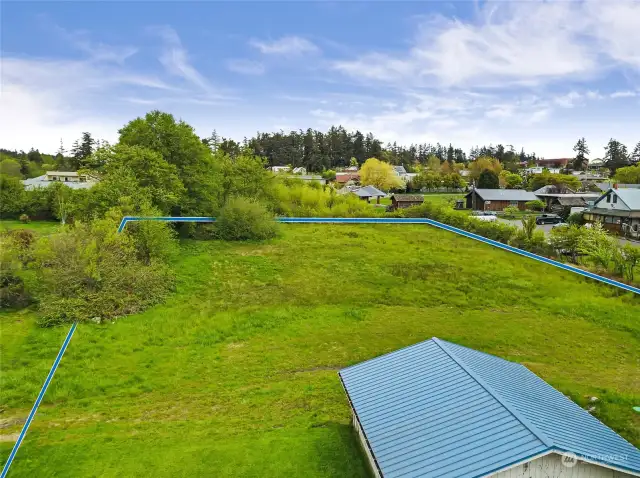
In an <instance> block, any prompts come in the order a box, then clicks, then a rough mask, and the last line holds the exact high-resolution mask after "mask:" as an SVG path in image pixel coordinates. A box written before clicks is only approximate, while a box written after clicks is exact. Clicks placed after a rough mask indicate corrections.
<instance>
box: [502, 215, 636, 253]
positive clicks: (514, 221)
mask: <svg viewBox="0 0 640 478" xmlns="http://www.w3.org/2000/svg"><path fill="white" fill-rule="evenodd" d="M498 221H500V222H504V223H506V224H510V225H511V226H516V227H522V221H521V220H520V219H503V218H501V217H499V218H498ZM552 227H553V225H552V224H540V225H538V226H536V228H538V229H540V230H541V231H544V233H545V234H546V235H549V231H550V230H551V228H552ZM618 241H619V242H620V244H622V245H625V244H631V245H632V246H635V247H640V242H638V241H628V240H626V239H622V238H618Z"/></svg>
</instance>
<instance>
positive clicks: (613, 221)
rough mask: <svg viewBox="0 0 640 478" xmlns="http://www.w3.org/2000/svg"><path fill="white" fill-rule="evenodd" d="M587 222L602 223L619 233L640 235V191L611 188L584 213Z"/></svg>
mask: <svg viewBox="0 0 640 478" xmlns="http://www.w3.org/2000/svg"><path fill="white" fill-rule="evenodd" d="M583 217H584V219H585V220H586V221H587V222H595V221H600V222H601V223H602V225H603V226H604V227H605V228H606V229H608V230H610V231H614V232H617V233H628V234H630V235H632V236H638V235H639V234H640V189H637V188H617V189H616V188H609V190H608V191H607V192H605V193H604V194H602V195H601V196H600V197H599V198H598V199H596V200H595V201H594V202H593V204H592V205H589V206H588V207H587V209H586V210H585V212H584V215H583Z"/></svg>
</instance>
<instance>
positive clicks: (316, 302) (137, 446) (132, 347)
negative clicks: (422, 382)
mask: <svg viewBox="0 0 640 478" xmlns="http://www.w3.org/2000/svg"><path fill="white" fill-rule="evenodd" d="M282 231H283V237H282V238H280V239H276V240H273V241H270V242H268V243H261V244H256V243H245V244H231V243H224V242H193V241H189V242H185V243H184V244H183V247H182V252H183V255H182V256H181V258H180V260H179V263H177V264H176V267H177V269H178V272H179V281H178V283H179V286H178V291H177V293H176V294H175V296H174V297H173V298H172V299H171V300H170V301H169V302H167V303H166V304H164V305H162V306H158V307H155V308H153V309H151V310H149V311H147V312H146V313H143V314H140V315H136V316H131V317H127V318H123V319H120V320H118V321H117V322H115V323H114V324H109V325H95V324H82V325H80V326H79V327H78V330H77V332H76V335H75V336H74V338H73V340H72V342H71V345H70V347H69V349H68V351H67V354H66V355H65V357H64V359H63V361H62V363H61V366H60V368H59V369H58V372H57V375H56V377H55V379H54V382H53V384H52V385H51V387H50V388H49V391H48V392H47V396H46V398H45V399H44V401H43V405H42V406H41V408H40V410H39V412H38V414H37V415H36V418H35V420H34V422H33V424H32V426H31V429H30V431H29V434H28V435H27V438H26V440H25V441H24V443H23V445H22V447H21V449H20V451H19V453H18V455H17V459H16V461H15V463H14V465H13V467H12V471H11V475H10V476H12V477H31V476H38V477H54V476H64V477H86V476H101V477H120V476H127V477H129V476H154V477H175V476H188V477H193V476H255V477H262V476H282V477H291V476H300V475H304V476H306V477H331V476H333V477H351V476H356V477H357V476H366V469H365V463H364V460H363V458H362V455H361V453H360V451H359V450H358V446H357V441H356V437H355V435H354V433H353V431H352V429H351V427H350V416H349V407H348V404H347V400H346V398H345V396H344V393H343V391H342V388H341V385H340V382H339V380H338V377H337V374H336V373H337V370H339V369H340V368H342V367H345V366H347V365H351V364H354V363H358V362H360V361H362V360H366V359H369V358H372V357H375V356H377V355H380V354H383V353H386V352H390V351H392V350H396V349H398V348H400V347H403V346H406V345H409V344H413V343H415V342H418V341H421V340H425V339H428V338H430V337H432V336H437V337H441V338H442V339H445V340H449V341H453V342H456V343H460V344H462V345H466V346H469V347H473V348H476V349H479V350H483V351H486V352H489V353H493V354H497V355H499V356H501V357H504V358H507V359H509V360H514V361H518V362H521V363H523V364H525V365H526V366H527V367H529V368H530V369H531V370H533V371H534V372H536V373H537V374H539V375H540V376H541V377H542V378H544V379H545V380H547V381H548V382H550V383H551V384H552V385H554V386H555V387H557V388H558V389H559V390H561V391H562V392H563V393H566V394H568V395H570V396H571V397H573V398H574V399H575V400H577V401H578V402H579V403H581V404H582V405H586V404H587V401H588V398H589V397H591V396H596V397H598V398H599V401H598V402H597V403H596V407H597V410H596V412H595V413H596V414H597V416H599V417H600V418H601V419H602V420H603V421H605V423H607V424H608V425H610V426H611V427H613V428H614V429H615V430H617V431H618V432H619V433H621V434H622V435H623V436H625V437H626V438H627V439H629V440H631V441H632V442H633V443H634V444H636V445H638V444H640V434H639V432H638V430H639V429H640V420H639V418H640V415H639V414H635V415H634V412H633V410H632V407H633V406H634V405H636V406H637V405H639V404H640V376H639V373H638V360H639V358H640V352H639V351H640V325H639V323H638V318H639V317H640V301H639V300H638V298H637V297H635V296H632V295H631V294H630V293H627V294H623V293H621V292H619V291H617V290H615V289H613V288H610V287H607V286H605V285H600V284H595V283H593V282H590V281H588V280H587V279H584V278H581V277H578V276H575V275H573V274H571V273H569V272H564V271H560V270H556V269H554V268H552V267H550V266H547V265H544V264H541V263H537V262H534V261H530V260H527V259H525V258H521V257H518V256H516V255H513V254H510V253H508V252H505V251H500V250H496V249H494V248H492V247H490V246H487V245H484V244H480V243H477V242H474V241H472V240H469V239H465V238H463V237H458V236H455V235H453V234H451V233H448V232H445V231H441V230H436V229H433V228H430V227H426V226H417V225H415V226H414V225H412V226H400V225H360V226H356V225H348V226H347V225H334V226H328V225H302V224H297V225H286V226H283V227H282ZM0 323H1V325H2V330H1V332H2V340H1V343H2V349H1V350H0V352H1V357H2V363H1V371H2V376H1V377H2V382H1V383H0V404H2V405H1V406H0V410H2V411H1V413H0V431H1V432H2V433H3V434H4V438H3V441H2V442H0V453H1V454H2V457H3V458H2V461H4V459H5V457H6V456H7V455H8V453H9V450H10V448H11V446H12V444H13V441H14V440H15V437H16V434H17V433H18V431H19V429H20V424H21V421H22V420H24V419H25V417H26V416H27V414H28V412H29V409H30V407H31V405H32V403H33V400H34V399H35V397H36V395H37V393H38V391H39V388H40V386H41V384H42V382H43V380H44V378H45V376H46V374H47V371H48V369H49V367H50V365H51V363H52V361H53V359H54V357H55V355H56V353H57V351H58V348H59V346H60V344H61V343H62V341H63V338H64V336H65V334H66V332H67V328H66V327H64V328H55V329H39V328H37V327H35V325H34V317H33V314H32V313H31V312H20V313H8V312H5V313H3V314H0Z"/></svg>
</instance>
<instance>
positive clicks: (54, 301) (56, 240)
mask: <svg viewBox="0 0 640 478" xmlns="http://www.w3.org/2000/svg"><path fill="white" fill-rule="evenodd" d="M116 216H118V217H121V213H120V212H119V211H111V212H110V214H108V217H107V218H105V219H102V220H99V221H94V222H93V223H91V224H81V223H77V224H76V225H75V227H74V228H67V229H64V230H63V231H62V232H59V233H57V234H52V235H49V236H47V237H45V238H42V239H40V240H39V241H38V243H37V245H36V250H35V258H36V263H35V267H34V268H35V270H36V273H37V275H38V284H39V286H40V290H38V299H39V303H40V304H39V312H40V318H39V323H40V325H42V326H53V325H58V324H61V323H63V322H69V321H76V320H78V321H86V320H92V319H95V318H96V317H98V318H100V320H101V321H103V320H110V319H113V318H115V317H119V316H122V315H126V314H133V313H137V312H141V311H142V310H144V309H146V308H148V307H150V306H151V305H154V304H157V303H159V302H161V301H162V300H163V299H164V298H165V297H166V295H167V294H168V293H169V292H170V291H171V290H172V288H173V274H172V273H171V271H170V270H169V268H168V267H167V266H166V265H165V263H164V262H163V261H162V260H160V258H161V257H162V255H161V254H157V253H156V251H155V250H153V249H152V250H151V251H150V253H149V255H148V258H147V259H148V260H145V258H141V257H139V251H140V248H141V246H140V244H139V242H140V241H141V239H140V238H139V237H138V236H137V235H136V232H135V231H129V230H125V232H123V233H118V232H116V231H117V225H118V221H117V220H115V219H114V218H115V217H116ZM165 227H166V226H165ZM147 246H148V245H147Z"/></svg>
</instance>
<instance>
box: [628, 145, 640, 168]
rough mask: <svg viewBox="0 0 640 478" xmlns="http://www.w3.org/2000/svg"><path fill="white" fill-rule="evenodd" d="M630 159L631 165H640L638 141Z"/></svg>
mask: <svg viewBox="0 0 640 478" xmlns="http://www.w3.org/2000/svg"><path fill="white" fill-rule="evenodd" d="M630 159H631V162H632V163H633V164H638V163H640V141H638V144H636V147H635V148H633V153H631V158H630Z"/></svg>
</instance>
